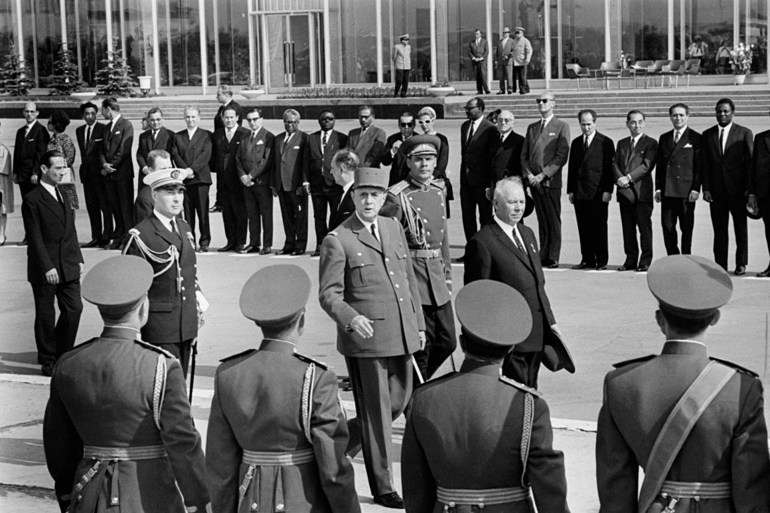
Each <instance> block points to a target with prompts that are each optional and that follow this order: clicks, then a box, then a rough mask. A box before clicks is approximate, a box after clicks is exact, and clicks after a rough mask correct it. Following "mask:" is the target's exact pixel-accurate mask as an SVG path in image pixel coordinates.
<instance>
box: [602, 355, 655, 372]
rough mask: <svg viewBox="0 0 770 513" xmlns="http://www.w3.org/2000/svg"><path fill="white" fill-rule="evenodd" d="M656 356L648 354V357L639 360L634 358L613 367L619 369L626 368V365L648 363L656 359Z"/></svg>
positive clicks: (641, 357)
mask: <svg viewBox="0 0 770 513" xmlns="http://www.w3.org/2000/svg"><path fill="white" fill-rule="evenodd" d="M656 356H658V355H656V354H648V355H647V356H640V357H639V358H632V359H631V360H625V361H623V362H618V363H613V364H612V366H613V367H615V368H616V369H619V368H621V367H625V366H626V365H630V364H632V363H641V362H646V361H647V360H651V359H652V358H655V357H656Z"/></svg>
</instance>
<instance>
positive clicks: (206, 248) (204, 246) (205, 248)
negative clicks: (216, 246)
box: [198, 244, 209, 253]
mask: <svg viewBox="0 0 770 513" xmlns="http://www.w3.org/2000/svg"><path fill="white" fill-rule="evenodd" d="M198 251H199V252H200V253H208V252H209V245H208V244H201V246H200V248H199V249H198Z"/></svg>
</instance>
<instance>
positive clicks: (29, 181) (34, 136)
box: [13, 102, 51, 198]
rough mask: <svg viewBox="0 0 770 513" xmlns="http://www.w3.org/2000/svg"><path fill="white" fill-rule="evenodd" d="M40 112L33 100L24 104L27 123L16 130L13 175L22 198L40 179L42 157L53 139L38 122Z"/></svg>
mask: <svg viewBox="0 0 770 513" xmlns="http://www.w3.org/2000/svg"><path fill="white" fill-rule="evenodd" d="M38 114H39V113H38V111H37V106H36V105H35V104H34V103H33V102H28V103H26V104H24V121H26V124H25V125H24V126H23V127H21V128H19V130H18V131H17V132H16V142H15V143H14V146H13V176H14V181H15V182H16V183H18V184H19V190H20V191H21V196H22V198H23V197H24V196H26V195H27V193H28V192H30V191H31V190H32V189H34V188H35V185H37V184H38V182H39V181H40V159H41V157H42V156H43V154H44V153H45V152H46V148H47V147H48V141H49V140H51V136H50V135H49V134H48V130H46V129H45V127H44V126H43V125H41V124H40V123H38V122H37V116H38Z"/></svg>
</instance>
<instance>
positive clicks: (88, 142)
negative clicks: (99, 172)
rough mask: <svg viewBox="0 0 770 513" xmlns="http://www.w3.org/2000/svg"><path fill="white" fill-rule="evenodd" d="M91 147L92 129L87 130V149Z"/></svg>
mask: <svg viewBox="0 0 770 513" xmlns="http://www.w3.org/2000/svg"><path fill="white" fill-rule="evenodd" d="M90 145H91V127H90V126H89V127H88V129H87V130H86V148H87V147H88V146H90Z"/></svg>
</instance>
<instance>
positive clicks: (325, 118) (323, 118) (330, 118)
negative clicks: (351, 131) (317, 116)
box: [321, 116, 334, 121]
mask: <svg viewBox="0 0 770 513" xmlns="http://www.w3.org/2000/svg"><path fill="white" fill-rule="evenodd" d="M321 121H334V118H333V117H332V116H324V117H322V118H321Z"/></svg>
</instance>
